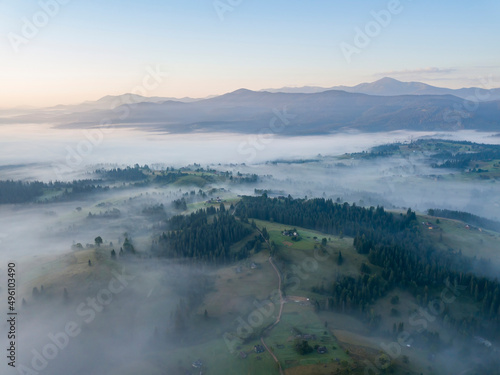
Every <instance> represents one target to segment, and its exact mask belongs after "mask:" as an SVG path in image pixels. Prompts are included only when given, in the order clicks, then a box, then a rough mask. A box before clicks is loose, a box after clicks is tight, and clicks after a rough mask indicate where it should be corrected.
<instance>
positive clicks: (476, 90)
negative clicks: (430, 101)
mask: <svg viewBox="0 0 500 375" xmlns="http://www.w3.org/2000/svg"><path fill="white" fill-rule="evenodd" d="M328 90H342V91H346V92H352V93H357V94H368V95H380V96H396V95H454V96H458V97H459V98H462V99H470V98H475V97H476V96H479V97H480V98H483V97H484V98H486V99H487V100H500V88H494V89H483V88H480V87H468V88H461V89H449V88H444V87H436V86H431V85H428V84H426V83H422V82H401V81H398V80H397V79H394V78H389V77H384V78H382V79H379V80H378V81H375V82H371V83H360V84H359V85H356V86H333V87H330V88H324V87H318V86H304V87H282V88H280V89H265V90H262V91H268V92H287V93H307V94H312V93H317V92H324V91H328ZM483 100H484V99H483Z"/></svg>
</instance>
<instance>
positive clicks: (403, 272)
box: [236, 195, 500, 333]
mask: <svg viewBox="0 0 500 375" xmlns="http://www.w3.org/2000/svg"><path fill="white" fill-rule="evenodd" d="M236 210H237V213H238V214H239V215H246V216H248V217H250V218H257V219H262V220H273V221H276V222H280V223H283V224H287V225H297V226H302V227H305V228H310V229H315V230H318V231H322V232H325V233H329V234H338V233H341V232H343V233H345V234H347V235H351V236H353V237H354V241H353V244H354V247H355V248H356V250H357V251H358V253H360V254H365V255H367V256H368V260H369V261H370V262H371V263H372V264H374V265H377V266H379V267H381V268H382V272H381V274H380V275H377V274H374V275H371V274H369V273H368V272H367V271H368V268H366V267H364V270H363V271H364V272H365V273H364V274H362V275H360V276H358V277H357V278H353V277H350V276H342V277H339V278H338V279H337V280H336V281H335V282H334V283H333V284H332V285H328V286H325V285H321V286H317V287H315V288H314V289H313V290H314V291H315V292H317V293H320V294H324V295H325V296H326V299H325V300H324V301H321V303H319V302H318V306H317V308H324V309H341V310H343V311H359V312H362V313H365V314H366V316H367V317H368V318H369V320H370V323H371V324H373V325H376V324H377V321H378V320H379V319H380V318H379V317H377V316H376V315H374V314H371V312H370V309H368V306H369V305H370V304H372V303H373V302H374V301H375V300H377V299H378V298H380V297H383V296H384V295H386V294H387V293H388V292H389V291H390V290H392V289H393V288H394V287H395V286H398V287H401V288H404V289H407V290H409V291H410V292H411V293H413V295H414V296H415V297H416V299H417V301H418V302H419V303H421V304H422V305H423V306H427V305H428V303H429V302H430V301H431V300H432V299H433V294H434V293H437V294H439V293H441V291H442V290H443V288H445V285H448V286H450V287H453V286H458V285H468V288H467V291H464V294H466V295H467V294H468V295H469V296H471V297H473V298H474V300H475V301H476V302H477V303H478V304H480V307H481V312H482V314H481V318H482V319H483V320H489V322H490V323H492V324H490V327H496V328H495V329H497V330H498V329H500V284H499V282H498V280H489V279H488V278H486V277H478V276H475V275H474V274H473V273H471V272H470V270H471V268H470V267H471V262H470V259H468V258H466V257H464V256H461V255H458V254H451V253H448V252H442V251H437V250H435V249H434V247H433V244H432V243H431V242H430V241H429V239H428V237H426V236H423V234H422V233H421V228H420V226H419V225H418V221H417V217H416V215H415V213H414V212H412V211H411V210H410V209H409V210H408V211H407V213H406V214H404V215H403V214H399V215H395V214H392V213H388V212H386V211H385V210H384V209H383V208H382V207H377V208H373V207H371V208H362V207H357V206H355V205H354V204H353V205H349V204H347V203H344V204H338V203H335V202H333V201H331V200H325V199H320V198H318V199H311V200H304V199H292V198H291V197H288V198H285V199H277V198H274V199H270V198H267V196H266V195H263V196H261V197H244V198H243V199H242V201H241V203H240V204H239V205H238V206H237V207H236ZM444 314H445V318H446V320H447V322H448V323H449V324H451V325H454V326H456V327H457V328H459V329H460V330H461V331H463V332H467V333H472V332H474V331H476V330H477V329H479V328H480V326H481V323H480V321H479V319H478V318H479V317H468V318H462V319H460V320H457V319H455V318H453V316H452V315H451V312H444Z"/></svg>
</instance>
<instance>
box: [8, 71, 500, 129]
mask: <svg viewBox="0 0 500 375" xmlns="http://www.w3.org/2000/svg"><path fill="white" fill-rule="evenodd" d="M341 87H342V86H341ZM302 89H304V90H306V91H307V90H310V91H311V92H309V93H295V92H283V91H287V90H286V89H280V90H282V91H278V92H271V91H251V90H246V89H240V90H236V91H234V92H231V93H228V94H224V95H220V96H216V97H212V98H208V99H190V98H184V99H183V100H178V99H171V98H161V97H152V98H146V97H140V96H137V95H135V96H134V95H132V94H125V95H122V96H115V97H111V96H108V97H104V98H101V99H100V100H98V101H96V102H85V103H82V104H81V105H77V106H57V107H51V108H47V109H41V110H36V111H30V112H29V113H24V114H22V115H18V116H4V117H3V118H1V117H0V123H13V122H14V123H16V122H19V123H33V122H44V123H53V124H54V125H55V126H58V127H64V128H68V127H69V128H92V127H99V124H100V123H102V121H103V120H104V119H106V121H110V122H111V123H112V124H113V125H114V126H116V127H133V128H139V129H143V130H151V131H161V132H171V133H193V132H232V133H235V132H236V133H259V132H264V133H272V132H279V133H281V134H282V135H306V134H327V133H331V132H344V131H362V132H377V131H392V130H402V129H408V130H426V131H428V130H447V131H453V130H459V129H476V130H482V131H498V130H499V129H500V101H499V100H498V99H496V96H495V95H498V94H497V93H498V92H499V91H500V90H499V89H494V90H490V91H491V97H492V98H494V99H493V100H489V101H478V103H474V102H472V101H468V100H465V99H464V98H462V96H466V95H467V93H474V91H477V90H476V89H474V88H466V89H459V90H452V89H445V88H438V87H433V86H429V85H426V84H423V83H418V82H400V81H397V80H394V79H391V78H384V79H381V80H379V81H376V82H373V83H369V84H361V85H357V86H354V87H342V89H325V90H324V91H317V92H312V91H314V89H315V88H309V89H307V88H302ZM317 89H318V90H319V88H317ZM290 90H292V91H293V90H298V89H290ZM349 91H350V92H349ZM356 91H364V92H363V93H361V92H356ZM450 91H451V92H454V93H455V95H452V94H450V93H449V92H450ZM427 92H432V93H431V94H429V93H427ZM459 94H460V95H459ZM475 94H477V92H476V93H475ZM486 94H487V92H485V91H481V92H480V96H479V98H480V99H485V97H486ZM476 96H477V95H476ZM466 97H467V96H466ZM283 125H284V126H283Z"/></svg>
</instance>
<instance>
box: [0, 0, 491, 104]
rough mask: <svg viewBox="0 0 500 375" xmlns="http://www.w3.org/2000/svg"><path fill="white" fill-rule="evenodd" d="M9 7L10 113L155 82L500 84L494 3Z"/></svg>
mask: <svg viewBox="0 0 500 375" xmlns="http://www.w3.org/2000/svg"><path fill="white" fill-rule="evenodd" d="M0 10H1V11H2V14H4V15H5V22H4V23H3V24H2V25H1V26H0V33H1V35H3V38H2V39H1V41H0V51H1V52H2V55H3V56H4V59H3V60H2V62H0V67H2V69H1V71H2V73H0V74H1V75H0V77H1V78H2V83H3V90H2V91H1V93H0V103H1V106H2V108H14V107H21V106H35V107H47V106H54V105H59V104H72V103H81V102H83V101H85V100H97V98H101V97H104V96H106V95H120V94H121V93H124V92H125V93H127V92H133V90H134V88H136V87H137V86H138V85H139V86H140V85H142V84H143V83H144V81H145V80H147V79H148V78H147V77H148V75H151V74H152V75H153V77H154V78H156V79H157V80H153V81H151V80H150V81H149V82H148V84H147V88H148V89H147V90H146V91H147V92H146V95H145V96H148V97H150V96H161V97H176V98H178V97H181V98H182V97H191V98H205V97H207V96H212V95H221V94H224V93H228V92H232V91H235V90H237V89H239V88H242V87H245V88H247V89H250V90H253V91H259V90H263V89H266V88H271V87H272V88H281V87H303V86H319V87H332V86H341V85H344V86H354V85H356V84H358V83H360V82H372V81H375V80H377V79H379V78H382V77H384V76H390V77H393V78H395V79H398V80H401V81H417V82H423V83H426V84H430V85H432V86H438V87H449V88H454V89H456V88H461V87H474V86H475V87H484V86H487V85H488V83H491V82H499V81H500V78H499V77H500V64H499V61H500V52H498V51H496V50H494V49H492V48H491V46H494V45H498V42H499V39H500V36H499V35H498V33H497V32H496V31H497V30H496V28H495V24H496V23H495V22H496V20H495V15H496V14H498V10H500V4H498V2H495V1H493V0H488V1H485V2H482V3H481V4H467V5H459V6H457V4H456V3H455V2H451V1H443V2H440V3H438V4H435V3H433V2H431V1H430V0H426V1H423V2H419V3H418V4H417V3H412V2H409V1H408V0H390V1H375V0H373V1H369V2H364V3H362V4H349V3H343V4H341V5H340V4H339V3H334V2H332V3H331V2H328V3H325V2H312V3H308V4H304V3H300V2H286V1H284V0H276V1H274V2H272V3H265V2H263V1H253V2H248V1H243V0H239V1H231V2H230V3H228V2H227V1H225V0H216V1H211V0H205V1H203V0H193V1H192V2H190V3H189V4H186V3H184V2H180V1H173V2H168V3H164V2H158V1H153V0H149V1H146V2H143V3H140V4H136V3H134V2H123V1H121V2H118V1H117V0H112V1H109V2H107V3H106V4H102V3H97V2H93V1H89V2H85V3H79V2H71V1H67V0H64V1H63V0H39V1H31V2H27V3H17V2H16V3H14V2H13V1H7V2H4V3H3V4H0ZM444 14H446V17H444V16H443V15H444ZM89 19H92V22H91V23H90V22H88V20H89ZM423 19H425V28H424V27H421V26H422V25H421V23H422V20H423ZM464 22H466V24H467V27H464ZM255 25H259V27H257V28H256V27H255ZM416 29H418V30H419V33H418V34H417V33H415V30H416ZM429 41H432V43H430V42H429ZM478 41H481V43H478ZM445 51H446V53H444V52H445ZM464 51H467V53H464ZM485 82H486V84H485ZM499 86H500V85H499ZM487 88H491V87H487Z"/></svg>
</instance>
